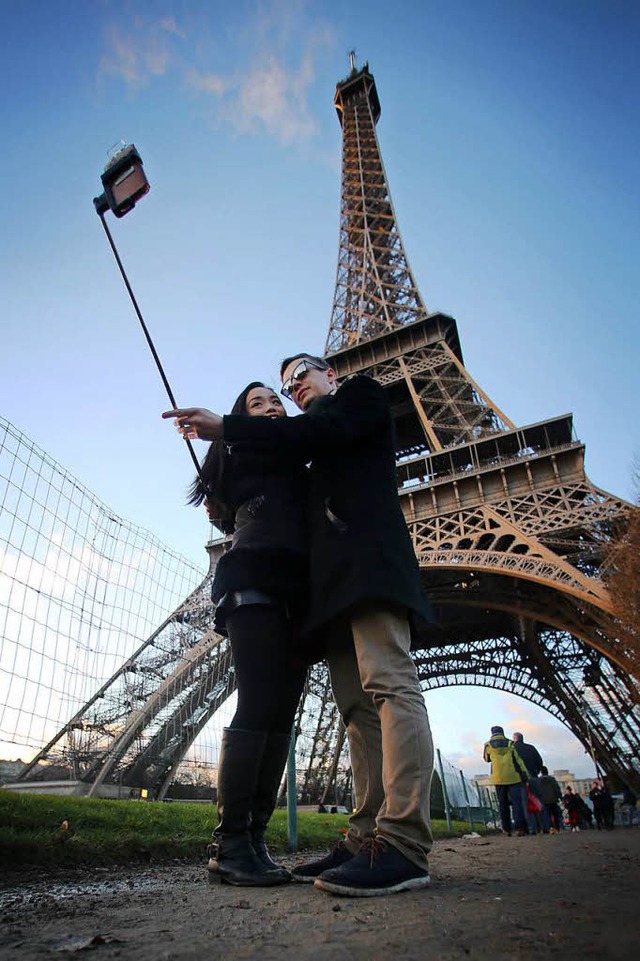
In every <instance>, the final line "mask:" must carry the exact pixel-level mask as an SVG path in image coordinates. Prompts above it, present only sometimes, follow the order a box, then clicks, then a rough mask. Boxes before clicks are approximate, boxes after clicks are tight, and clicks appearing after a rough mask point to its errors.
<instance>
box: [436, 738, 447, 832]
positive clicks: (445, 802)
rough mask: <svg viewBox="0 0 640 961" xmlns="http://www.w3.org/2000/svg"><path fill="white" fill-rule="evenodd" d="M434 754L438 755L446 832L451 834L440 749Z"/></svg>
mask: <svg viewBox="0 0 640 961" xmlns="http://www.w3.org/2000/svg"><path fill="white" fill-rule="evenodd" d="M436 754H437V755H438V770H439V772H440V784H441V785H442V797H443V799H444V814H445V817H446V819H447V831H448V832H449V834H451V810H450V808H449V796H448V794H447V785H446V784H445V782H444V771H443V769H442V756H441V754H440V748H439V747H437V748H436Z"/></svg>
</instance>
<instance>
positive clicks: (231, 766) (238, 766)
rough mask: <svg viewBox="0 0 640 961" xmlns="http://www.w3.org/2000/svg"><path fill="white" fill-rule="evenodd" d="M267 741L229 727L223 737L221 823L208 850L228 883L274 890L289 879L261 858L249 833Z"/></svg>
mask: <svg viewBox="0 0 640 961" xmlns="http://www.w3.org/2000/svg"><path fill="white" fill-rule="evenodd" d="M266 739H267V735H266V733H265V732H264V731H242V730H238V729H235V728H225V729H224V731H223V734H222V745H221V748H220V759H219V764H218V816H219V817H220V823H219V824H218V826H217V828H216V829H215V831H214V832H213V842H212V843H211V844H210V845H209V849H208V851H209V870H210V871H211V872H215V873H216V874H217V875H218V876H219V877H220V880H221V881H224V882H225V883H227V884H235V885H240V886H247V887H270V886H271V885H275V884H283V883H284V882H285V881H286V880H287V879H286V878H284V877H283V876H282V874H281V872H279V871H273V870H270V869H269V868H268V867H267V866H266V865H265V864H263V863H262V861H261V860H260V858H258V856H257V855H256V852H255V851H254V849H253V845H252V843H251V834H250V831H249V826H250V817H251V808H252V804H253V799H254V795H255V791H256V786H257V782H258V773H259V771H260V766H261V764H262V757H263V754H264V748H265V743H266Z"/></svg>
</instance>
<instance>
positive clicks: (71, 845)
mask: <svg viewBox="0 0 640 961" xmlns="http://www.w3.org/2000/svg"><path fill="white" fill-rule="evenodd" d="M347 820H348V819H347V816H346V815H341V814H315V813H310V812H299V814H298V848H299V849H301V850H304V849H311V848H323V847H330V846H331V845H332V844H334V843H335V842H336V841H337V840H338V839H339V836H340V829H341V828H346V827H347ZM64 821H67V822H68V827H67V828H63V826H62V825H63V822H64ZM216 823H217V817H216V809H215V806H214V805H213V804H187V803H181V802H180V801H174V802H173V803H172V804H161V803H157V802H146V801H109V800H104V799H102V798H87V797H59V796H56V795H43V794H22V793H21V794H17V793H14V792H12V791H3V790H1V789H0V866H2V867H3V868H4V869H5V870H8V869H12V868H13V869H15V868H19V867H21V866H25V867H26V866H29V865H40V866H43V865H47V866H50V867H51V868H54V867H67V866H69V867H71V866H73V865H83V864H94V865H96V864H103V865H106V864H114V863H118V864H124V863H131V862H143V863H144V862H147V863H148V862H149V861H151V860H153V861H155V862H158V861H169V860H175V859H180V860H189V861H198V860H202V859H203V858H204V854H205V847H206V844H207V842H208V840H209V838H210V836H211V831H212V830H213V828H214V826H215V824H216ZM432 827H433V833H434V836H435V837H448V836H449V835H448V832H447V826H446V822H444V821H434V822H433V824H432ZM468 830H469V825H468V824H467V823H466V822H464V821H454V822H453V824H452V834H453V835H454V836H456V835H459V834H464V833H466V832H467V831H468ZM476 830H479V828H478V827H476ZM267 841H268V843H269V845H270V846H271V847H272V848H273V850H274V851H276V852H277V851H280V852H284V851H286V850H287V847H288V842H287V812H286V811H284V810H278V811H276V812H275V813H274V815H273V817H272V819H271V823H270V824H269V830H268V833H267Z"/></svg>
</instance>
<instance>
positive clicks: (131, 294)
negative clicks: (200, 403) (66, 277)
mask: <svg viewBox="0 0 640 961" xmlns="http://www.w3.org/2000/svg"><path fill="white" fill-rule="evenodd" d="M97 199H98V198H96V200H97ZM94 203H95V201H94ZM96 210H97V212H98V216H99V218H100V223H101V224H102V226H103V228H104V232H105V234H106V236H107V240H108V241H109V246H110V247H111V252H112V253H113V256H114V258H115V261H116V264H117V265H118V270H119V271H120V276H121V277H122V280H123V281H124V285H125V287H126V288H127V293H128V294H129V299H130V300H131V303H132V304H133V309H134V310H135V312H136V316H137V318H138V320H139V322H140V326H141V327H142V333H143V334H144V336H145V340H146V341H147V345H148V347H149V350H150V351H151V354H152V356H153V359H154V360H155V362H156V367H157V368H158V373H159V374H160V378H161V380H162V383H163V384H164V388H165V390H166V392H167V397H168V398H169V401H170V403H171V406H172V408H174V409H175V408H176V407H177V406H178V402H177V401H176V399H175V397H174V395H173V391H172V390H171V386H170V384H169V381H168V380H167V375H166V374H165V372H164V368H163V366H162V363H161V362H160V357H159V356H158V352H157V350H156V348H155V345H154V343H153V341H152V340H151V334H150V333H149V330H148V328H147V325H146V324H145V322H144V318H143V316H142V312H141V310H140V308H139V307H138V301H137V300H136V297H135V294H134V292H133V288H132V286H131V284H130V283H129V278H128V277H127V274H126V271H125V269H124V266H123V264H122V261H121V260H120V254H119V253H118V249H117V247H116V245H115V241H114V239H113V237H112V236H111V231H110V230H109V227H108V225H107V222H106V220H105V219H104V213H102V212H101V211H100V210H99V209H98V206H97V205H96ZM184 440H185V443H186V445H187V450H188V451H189V454H190V456H191V460H192V461H193V466H194V467H195V469H196V474H197V475H198V477H199V478H200V482H201V483H202V486H203V489H204V490H205V491H206V490H207V484H206V481H205V479H204V477H203V475H202V470H201V468H200V462H199V461H198V458H197V457H196V453H195V451H194V449H193V447H192V446H191V441H190V440H189V438H188V437H185V438H184Z"/></svg>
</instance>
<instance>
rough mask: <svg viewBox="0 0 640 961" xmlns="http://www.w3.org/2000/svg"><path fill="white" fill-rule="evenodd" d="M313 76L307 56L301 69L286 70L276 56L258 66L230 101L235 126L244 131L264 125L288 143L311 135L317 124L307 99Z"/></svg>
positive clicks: (248, 75) (251, 130)
mask: <svg viewBox="0 0 640 961" xmlns="http://www.w3.org/2000/svg"><path fill="white" fill-rule="evenodd" d="M312 79H313V68H312V65H311V62H310V59H309V58H308V57H307V58H305V60H304V61H303V63H302V65H301V66H300V68H299V69H298V70H287V69H286V68H285V66H284V65H283V64H282V63H281V62H280V61H278V60H276V59H275V58H274V57H271V58H270V59H269V61H268V62H267V63H266V64H265V65H263V66H256V67H255V68H254V69H253V70H252V71H250V72H249V73H248V74H247V75H246V77H244V79H243V80H242V83H241V84H240V86H239V89H238V90H237V93H236V95H235V96H234V97H233V98H232V100H231V103H230V104H229V116H230V117H231V119H232V122H233V124H234V126H235V127H236V129H237V130H239V131H240V132H243V133H245V132H253V131H255V130H257V129H259V128H260V127H262V128H264V129H265V130H266V131H267V132H268V133H269V134H271V135H272V136H275V137H277V138H278V139H281V140H283V141H284V142H285V143H289V142H290V141H292V140H296V139H301V138H306V137H310V136H312V135H313V134H314V133H315V131H316V127H315V123H314V121H313V118H312V116H311V113H310V111H309V107H308V104H307V100H306V92H307V88H308V87H309V85H310V83H311V80H312Z"/></svg>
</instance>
